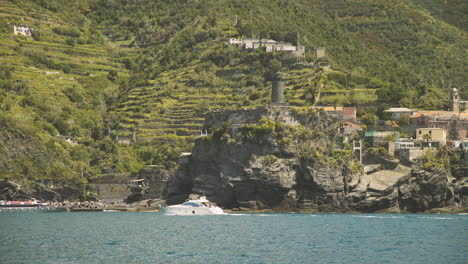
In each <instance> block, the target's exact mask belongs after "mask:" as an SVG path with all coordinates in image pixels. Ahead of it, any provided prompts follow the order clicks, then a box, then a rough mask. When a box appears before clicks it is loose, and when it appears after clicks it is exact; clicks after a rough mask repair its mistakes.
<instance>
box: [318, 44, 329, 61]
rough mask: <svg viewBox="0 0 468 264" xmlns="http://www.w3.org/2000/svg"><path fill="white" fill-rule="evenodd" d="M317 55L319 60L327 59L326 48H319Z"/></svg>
mask: <svg viewBox="0 0 468 264" xmlns="http://www.w3.org/2000/svg"><path fill="white" fill-rule="evenodd" d="M316 55H317V59H320V58H324V57H326V56H327V55H326V54H325V48H324V47H319V48H317V50H316Z"/></svg>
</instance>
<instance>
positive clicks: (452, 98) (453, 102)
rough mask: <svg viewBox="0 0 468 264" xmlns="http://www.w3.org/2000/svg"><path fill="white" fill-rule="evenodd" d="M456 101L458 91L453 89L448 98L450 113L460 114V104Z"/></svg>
mask: <svg viewBox="0 0 468 264" xmlns="http://www.w3.org/2000/svg"><path fill="white" fill-rule="evenodd" d="M458 100H459V98H458V90H457V88H453V89H452V94H451V96H450V111H453V112H460V103H459V101H458Z"/></svg>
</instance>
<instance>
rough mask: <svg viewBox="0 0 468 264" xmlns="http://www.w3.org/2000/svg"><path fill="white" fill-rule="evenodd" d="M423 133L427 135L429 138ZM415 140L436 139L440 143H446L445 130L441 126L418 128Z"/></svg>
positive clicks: (431, 140)
mask: <svg viewBox="0 0 468 264" xmlns="http://www.w3.org/2000/svg"><path fill="white" fill-rule="evenodd" d="M425 135H429V138H427V137H426V136H425ZM416 140H422V141H430V142H433V141H436V142H439V143H440V144H441V145H445V144H446V143H447V132H446V131H445V129H442V128H418V129H416Z"/></svg>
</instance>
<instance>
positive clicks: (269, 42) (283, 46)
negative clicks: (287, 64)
mask: <svg viewBox="0 0 468 264" xmlns="http://www.w3.org/2000/svg"><path fill="white" fill-rule="evenodd" d="M228 43H229V44H230V45H235V46H238V47H241V48H243V49H259V48H265V51H266V52H278V51H287V52H291V53H294V54H295V55H296V56H299V57H304V56H305V46H299V47H296V46H294V45H292V44H291V43H289V42H278V41H275V40H273V39H251V38H246V39H235V38H230V39H229V41H228Z"/></svg>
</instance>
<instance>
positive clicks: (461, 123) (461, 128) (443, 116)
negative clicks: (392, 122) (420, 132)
mask: <svg viewBox="0 0 468 264" xmlns="http://www.w3.org/2000/svg"><path fill="white" fill-rule="evenodd" d="M410 121H411V124H412V125H415V126H419V127H423V128H440V129H444V130H445V131H447V137H448V139H449V140H464V139H466V138H467V136H468V134H467V131H468V111H464V112H453V111H420V112H417V113H415V114H413V116H411V118H410Z"/></svg>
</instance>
